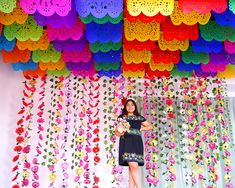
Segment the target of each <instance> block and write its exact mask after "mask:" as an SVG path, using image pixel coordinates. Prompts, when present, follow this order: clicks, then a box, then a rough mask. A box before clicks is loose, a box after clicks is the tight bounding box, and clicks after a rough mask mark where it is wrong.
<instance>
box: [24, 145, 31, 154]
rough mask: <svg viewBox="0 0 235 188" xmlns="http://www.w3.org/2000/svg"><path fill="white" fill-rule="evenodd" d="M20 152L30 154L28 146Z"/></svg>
mask: <svg viewBox="0 0 235 188" xmlns="http://www.w3.org/2000/svg"><path fill="white" fill-rule="evenodd" d="M22 151H23V153H29V152H30V146H25V147H24V148H23V150H22Z"/></svg>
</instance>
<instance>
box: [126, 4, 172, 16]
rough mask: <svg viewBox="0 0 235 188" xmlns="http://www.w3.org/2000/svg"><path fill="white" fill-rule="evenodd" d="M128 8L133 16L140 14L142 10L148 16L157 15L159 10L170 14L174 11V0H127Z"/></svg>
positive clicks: (165, 14)
mask: <svg viewBox="0 0 235 188" xmlns="http://www.w3.org/2000/svg"><path fill="white" fill-rule="evenodd" d="M126 4H127V10H128V12H129V13H130V15H132V16H138V15H139V14H140V13H141V12H143V14H145V15H146V16H155V15H156V14H158V13H159V12H160V13H161V14H162V15H164V16H168V15H170V14H171V13H172V12H173V9H174V0H166V1H163V0H160V1H159V0H153V1H151V2H149V1H147V0H143V1H142V2H139V1H138V0H127V2H126Z"/></svg>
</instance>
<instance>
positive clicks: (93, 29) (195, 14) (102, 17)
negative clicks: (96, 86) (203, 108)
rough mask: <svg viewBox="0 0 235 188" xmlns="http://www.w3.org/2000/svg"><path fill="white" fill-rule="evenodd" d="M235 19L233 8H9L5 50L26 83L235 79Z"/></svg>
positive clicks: (213, 4) (75, 4) (3, 18)
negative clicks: (32, 79)
mask: <svg viewBox="0 0 235 188" xmlns="http://www.w3.org/2000/svg"><path fill="white" fill-rule="evenodd" d="M234 18H235V3H234V1H233V0H229V1H227V0H221V1H219V0H217V1H212V0H209V1H205V2H200V4H199V3H198V1H196V0H195V1H193V2H192V1H189V0H179V1H174V0H161V1H159V0H153V1H151V3H149V2H148V1H146V0H144V1H141V3H140V2H139V1H137V0H125V1H122V0H118V1H108V0H101V1H95V0H89V1H84V0H66V1H63V2H59V1H56V0H53V1H51V2H50V3H49V2H46V1H40V2H32V1H29V0H19V2H17V1H16V0H9V1H8V0H3V1H1V2H0V50H1V52H2V56H3V62H4V63H11V65H12V67H13V69H14V70H16V71H18V70H22V71H23V72H24V74H25V75H28V74H29V75H43V74H45V72H47V74H49V75H54V76H67V75H69V74H71V73H72V74H74V75H75V76H77V75H82V76H91V75H94V74H96V73H98V75H100V76H108V77H111V76H119V75H120V74H123V75H124V76H125V77H144V76H147V77H151V78H152V77H163V76H166V77H169V76H170V75H171V76H176V75H177V76H182V75H183V76H192V75H196V76H199V77H200V76H216V75H217V76H218V77H234V73H235V71H234V69H235V68H234V62H235V61H234V54H235V51H234V45H235V44H234V42H235V38H234V33H235V29H234V27H235V21H234V20H235V19H234ZM113 33H115V35H114V34H113ZM123 33H124V34H123Z"/></svg>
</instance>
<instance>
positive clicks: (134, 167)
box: [128, 162, 139, 171]
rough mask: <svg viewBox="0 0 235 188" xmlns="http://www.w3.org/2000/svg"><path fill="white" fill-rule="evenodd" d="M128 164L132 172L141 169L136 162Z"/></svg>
mask: <svg viewBox="0 0 235 188" xmlns="http://www.w3.org/2000/svg"><path fill="white" fill-rule="evenodd" d="M128 164H129V169H130V170H131V171H134V170H138V168H139V166H138V163H136V162H129V163H128Z"/></svg>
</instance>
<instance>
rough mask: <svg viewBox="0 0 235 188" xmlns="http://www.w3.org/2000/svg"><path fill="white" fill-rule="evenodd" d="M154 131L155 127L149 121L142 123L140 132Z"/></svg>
mask: <svg viewBox="0 0 235 188" xmlns="http://www.w3.org/2000/svg"><path fill="white" fill-rule="evenodd" d="M152 129H153V125H152V124H151V123H149V122H148V121H144V122H142V123H141V128H140V131H149V130H152Z"/></svg>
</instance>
